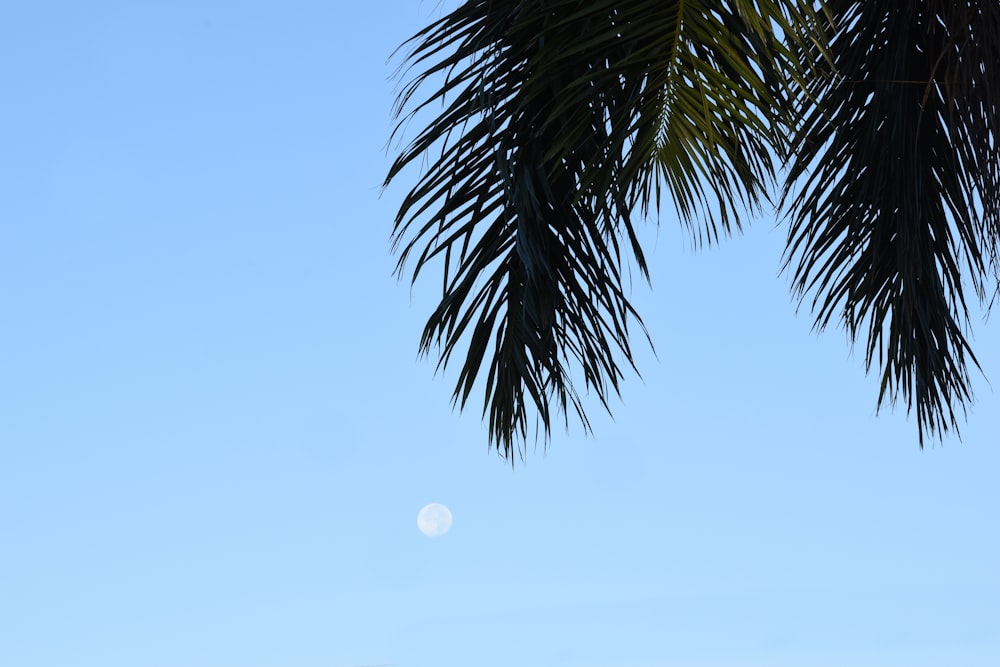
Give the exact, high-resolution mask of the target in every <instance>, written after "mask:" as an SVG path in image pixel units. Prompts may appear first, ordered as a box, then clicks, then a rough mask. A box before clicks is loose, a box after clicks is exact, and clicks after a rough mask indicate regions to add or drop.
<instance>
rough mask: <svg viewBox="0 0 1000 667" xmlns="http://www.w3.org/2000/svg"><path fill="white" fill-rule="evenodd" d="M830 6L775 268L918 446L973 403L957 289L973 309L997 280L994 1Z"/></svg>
mask: <svg viewBox="0 0 1000 667" xmlns="http://www.w3.org/2000/svg"><path fill="white" fill-rule="evenodd" d="M828 5H829V9H830V16H831V17H832V20H833V22H834V26H835V30H834V29H833V27H831V31H832V32H831V34H832V37H831V40H830V43H829V47H828V48H829V51H828V53H829V56H830V58H831V59H832V64H833V68H834V69H832V70H831V71H829V72H828V74H827V75H826V76H824V77H817V78H816V79H814V80H813V81H812V82H811V84H810V86H809V88H808V93H809V98H808V99H806V98H803V99H802V100H800V102H801V103H802V104H803V106H805V107H807V108H808V113H807V114H806V117H805V119H804V120H803V122H802V123H801V124H800V126H799V127H798V128H797V130H796V132H795V133H794V136H793V137H792V145H791V151H792V155H793V158H792V159H791V161H790V169H789V177H790V179H789V183H790V184H789V186H788V189H787V190H786V199H787V201H788V203H789V211H790V215H789V219H790V223H791V226H790V230H789V237H788V251H787V256H786V257H787V266H791V267H793V269H792V271H793V276H794V285H795V287H796V289H797V290H798V291H799V293H800V294H801V295H802V296H803V297H804V295H805V294H806V293H811V294H813V299H812V306H813V309H814V311H815V313H816V324H817V326H818V327H820V328H822V327H825V326H827V324H829V322H830V321H831V320H835V319H839V320H841V321H842V322H843V323H844V325H845V326H846V328H847V331H848V333H849V335H850V336H851V338H852V339H857V338H858V337H864V338H866V362H867V365H868V367H869V368H871V367H872V366H873V365H877V366H878V368H879V370H880V373H881V390H880V393H879V399H878V400H879V405H880V406H881V405H883V404H884V403H886V402H889V403H895V402H896V400H897V399H898V398H900V397H902V398H903V399H904V400H905V402H906V405H907V407H908V409H912V408H913V407H914V406H915V408H916V414H917V421H918V429H919V437H920V443H921V445H923V441H924V436H925V432H926V433H937V434H938V435H939V436H940V435H942V434H943V432H945V431H947V430H948V429H949V428H955V429H956V430H957V427H958V423H957V419H956V411H960V412H964V410H965V406H966V405H967V404H968V402H969V401H970V400H971V390H970V379H969V373H968V364H969V363H971V364H974V365H976V366H978V362H977V361H976V358H975V356H974V355H973V353H972V350H971V348H970V347H969V343H968V340H967V338H966V331H967V326H968V308H967V304H966V297H965V290H964V289H963V276H964V277H965V278H966V279H968V280H969V281H970V284H971V286H972V288H973V290H974V291H975V292H976V294H977V295H978V296H979V297H980V298H983V297H984V296H985V295H986V294H987V292H989V291H991V290H990V289H989V288H988V281H989V276H988V270H989V267H990V265H992V266H993V269H994V275H995V269H996V257H997V241H998V238H1000V234H998V230H1000V188H998V186H1000V173H998V170H1000V97H998V94H1000V4H998V3H997V2H995V0H984V1H955V0H938V1H928V0H899V1H897V2H875V1H868V2H858V1H848V0H834V1H831V2H829V3H828ZM814 100H815V101H818V104H815V105H814V104H812V102H813V101H814Z"/></svg>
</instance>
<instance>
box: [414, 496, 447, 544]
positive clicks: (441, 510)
mask: <svg viewBox="0 0 1000 667" xmlns="http://www.w3.org/2000/svg"><path fill="white" fill-rule="evenodd" d="M417 528H419V529H420V532H421V533H423V534H424V535H426V536H427V537H441V536H442V535H444V534H445V533H447V532H448V529H449V528H451V510H450V509H448V508H447V507H445V506H444V505H442V504H440V503H431V504H430V505H425V506H424V507H423V509H421V510H420V513H419V514H417Z"/></svg>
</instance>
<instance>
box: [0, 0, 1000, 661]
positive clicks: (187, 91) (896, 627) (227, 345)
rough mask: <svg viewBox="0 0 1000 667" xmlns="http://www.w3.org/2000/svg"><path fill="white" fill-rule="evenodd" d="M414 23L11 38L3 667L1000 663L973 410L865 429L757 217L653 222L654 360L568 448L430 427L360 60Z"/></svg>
mask: <svg viewBox="0 0 1000 667" xmlns="http://www.w3.org/2000/svg"><path fill="white" fill-rule="evenodd" d="M438 11H440V10H439V9H437V8H436V5H435V3H431V2H424V3H418V2H404V1H397V0H391V1H388V2H382V3H367V4H362V3H349V4H344V3H340V4H338V3H321V2H294V1H292V2H283V3H277V2H248V3H227V2H214V3H192V2H178V1H175V2H170V3H167V2H143V3H135V2H93V3H55V2H37V3H20V4H16V5H11V6H9V7H7V8H6V9H5V11H4V12H3V15H4V16H3V20H2V21H0V81H2V84H3V90H4V99H5V102H4V104H3V105H2V106H0V121H2V122H0V192H2V196H0V285H2V289H0V309H2V313H3V320H2V322H3V324H2V326H0V454H2V457H3V458H2V461H3V463H2V465H0V536H2V543H0V663H2V664H4V665H11V666H16V667H91V666H93V667H97V666H100V667H161V666H162V667H277V666H279V665H280V666H281V667H356V666H359V665H375V664H382V663H391V664H393V665H396V666H398V667H458V666H459V665H461V666H463V667H464V666H466V665H475V666H476V667H499V666H501V665H503V666H505V667H506V666H509V665H520V666H522V667H672V666H675V665H676V666H691V667H708V666H715V665H737V666H746V667H758V666H760V667H763V666H765V665H767V666H768V667H774V666H781V665H802V664H809V665H817V666H820V667H822V666H824V665H844V664H851V665H856V666H860V667H864V666H867V665H879V666H881V667H884V666H891V665H900V666H902V665H906V666H907V667H919V666H921V665H928V666H929V665H940V664H961V665H964V666H966V667H977V666H986V665H992V664H995V663H994V662H993V661H994V660H995V658H996V656H997V655H1000V570H998V567H997V564H998V563H1000V537H998V533H997V529H996V520H995V515H996V508H997V507H1000V484H998V483H997V475H998V472H1000V449H998V447H997V442H996V441H997V437H996V433H997V432H1000V399H998V396H997V393H996V391H995V390H994V389H992V388H991V387H990V385H989V384H988V383H987V381H986V380H985V379H983V378H982V377H981V376H976V377H975V387H976V390H977V395H978V399H979V401H978V403H977V404H976V406H975V408H974V410H973V412H972V414H971V415H970V420H969V421H968V423H967V424H966V425H965V426H964V428H963V439H962V440H961V441H960V440H958V439H957V438H954V437H950V438H947V439H946V440H945V442H944V446H934V447H932V448H928V449H925V450H924V451H920V450H919V449H918V446H917V437H916V426H915V424H914V422H913V420H912V419H907V417H906V415H905V410H897V411H896V412H894V413H893V412H887V411H884V412H883V414H881V415H880V416H877V417H876V415H875V414H874V406H875V398H876V396H877V390H878V387H877V381H876V379H875V378H873V377H865V375H864V372H863V362H862V359H861V357H860V355H859V354H855V355H852V354H851V351H850V348H849V346H848V345H847V343H846V341H845V339H844V336H843V334H842V333H841V332H839V331H835V330H834V331H829V332H827V333H825V334H823V335H816V334H814V333H811V331H810V328H811V320H810V318H809V317H808V313H807V312H803V313H801V314H799V315H798V316H796V314H795V304H794V303H793V302H792V300H791V299H790V297H789V295H788V291H787V280H786V278H784V277H781V276H779V275H778V268H779V260H780V255H781V248H782V241H783V231H782V229H781V228H780V227H777V228H776V227H775V221H774V220H773V219H769V218H766V217H765V218H762V219H759V220H757V221H756V223H755V225H754V226H753V227H752V228H751V229H750V230H749V231H748V233H747V234H745V235H744V236H743V237H742V238H737V239H733V240H731V241H729V242H726V243H724V244H723V245H722V246H721V247H718V248H714V249H711V250H707V251H702V252H694V251H693V250H692V249H691V248H690V245H689V243H688V241H687V240H685V238H684V237H683V235H682V234H681V233H680V232H679V231H678V229H677V225H676V224H675V219H674V216H673V214H672V212H670V211H669V210H667V211H665V212H664V214H663V216H662V221H661V226H660V227H659V228H656V227H655V226H654V225H652V224H650V225H649V226H648V227H647V228H646V230H645V240H646V243H647V245H648V248H649V249H650V254H651V263H652V272H653V288H652V290H650V289H647V288H646V286H645V285H644V284H643V283H642V282H641V281H638V280H637V281H636V284H635V289H634V295H633V296H634V299H635V302H636V304H637V305H638V307H639V309H640V311H641V312H642V313H643V314H644V316H645V317H646V321H647V324H648V326H649V329H650V331H651V334H652V337H653V340H654V343H655V345H656V352H657V356H656V357H654V356H653V355H652V354H651V353H649V352H648V351H646V350H643V351H641V353H640V357H641V359H640V368H641V370H642V373H643V377H642V378H641V379H640V378H637V377H630V378H629V379H628V380H627V382H626V384H625V386H624V390H623V401H622V402H621V403H620V404H618V405H614V413H615V417H614V419H611V418H608V417H606V416H603V415H602V414H601V413H600V412H599V405H598V404H597V402H596V401H593V402H592V404H593V411H592V413H591V416H592V417H593V424H594V431H595V433H594V435H592V436H589V437H588V436H584V434H583V433H582V432H581V430H580V428H578V427H576V426H571V428H570V429H569V431H568V432H563V431H561V430H557V432H555V433H554V436H553V439H552V442H551V445H550V447H549V449H548V451H547V452H544V451H543V450H542V448H541V447H539V448H538V449H536V450H529V452H528V456H527V462H526V464H523V465H522V464H518V465H516V466H515V467H514V468H513V469H512V468H511V467H510V466H509V465H505V464H504V463H503V462H501V461H500V460H499V459H497V457H496V456H495V455H493V454H491V453H490V452H489V451H488V450H487V445H486V429H485V427H484V426H483V425H482V424H481V422H480V420H479V416H478V414H476V413H475V411H473V412H470V413H467V414H463V415H457V414H456V413H455V412H454V411H453V410H452V408H451V406H450V402H449V398H450V391H451V382H453V381H454V379H455V376H454V374H453V373H445V375H444V376H443V377H438V378H435V377H434V366H433V360H418V358H417V354H416V347H417V341H418V337H419V332H420V329H421V327H422V322H423V318H424V317H425V315H426V314H427V312H428V309H429V308H430V306H431V304H432V303H433V299H434V296H435V290H436V288H437V284H438V283H437V282H436V281H435V280H433V279H430V280H427V281H426V282H421V283H418V284H417V285H416V287H414V288H413V289H410V288H409V285H408V284H407V283H406V282H405V281H404V282H402V283H400V282H398V281H397V280H396V278H394V277H393V276H392V270H393V267H394V259H393V257H392V256H391V254H390V252H389V240H388V237H389V231H390V227H391V220H392V216H393V213H394V209H395V206H396V205H397V204H398V203H399V200H400V198H401V197H402V196H403V193H404V191H405V185H406V182H407V181H406V178H410V179H412V178H413V176H414V175H413V174H410V175H409V176H406V177H404V178H403V180H402V181H401V182H399V183H398V184H396V185H394V186H393V187H392V188H390V189H389V190H388V191H387V192H385V193H384V194H380V184H381V181H382V178H383V176H384V173H385V171H386V169H387V168H388V162H389V160H388V157H387V155H386V141H387V138H388V136H389V133H390V130H391V122H390V117H389V113H390V105H391V102H392V97H393V83H392V82H391V81H390V80H389V77H390V75H391V73H392V71H393V69H394V64H393V63H391V62H387V59H388V57H389V56H390V54H391V53H392V51H393V49H394V48H395V47H396V46H397V45H398V44H399V43H400V42H401V41H402V40H403V39H405V38H406V37H407V36H408V35H409V34H411V33H413V32H415V31H416V30H417V29H419V28H420V27H422V26H423V25H424V24H425V23H426V21H427V20H428V19H429V18H430V17H431V16H434V15H437V12H438ZM410 136H412V135H410ZM410 182H412V180H411V181H410ZM976 317H977V320H976V328H975V349H976V352H977V354H979V355H980V360H981V362H982V364H983V367H984V368H985V369H986V371H987V375H988V377H990V378H994V380H993V381H994V383H995V382H996V379H995V378H996V377H998V373H1000V337H998V335H997V329H996V323H995V322H989V323H986V324H984V323H983V322H981V321H979V319H978V314H977V316H976ZM429 502H441V503H444V504H446V505H448V506H449V507H450V508H451V510H452V512H453V513H454V526H453V528H452V529H451V531H450V532H449V533H448V534H446V535H445V536H443V537H440V538H436V539H430V538H427V537H424V536H423V535H421V534H420V533H419V532H418V531H417V527H416V515H417V512H418V510H419V509H420V507H421V506H423V505H424V504H426V503H429Z"/></svg>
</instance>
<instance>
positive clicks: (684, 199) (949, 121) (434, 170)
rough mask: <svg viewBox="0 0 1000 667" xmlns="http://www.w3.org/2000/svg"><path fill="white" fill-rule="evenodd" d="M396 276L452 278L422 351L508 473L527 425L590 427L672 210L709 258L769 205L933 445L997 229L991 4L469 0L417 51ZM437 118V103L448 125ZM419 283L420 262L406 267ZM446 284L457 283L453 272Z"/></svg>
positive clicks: (966, 387)
mask: <svg viewBox="0 0 1000 667" xmlns="http://www.w3.org/2000/svg"><path fill="white" fill-rule="evenodd" d="M405 48H407V55H406V67H405V68H404V70H403V71H404V72H405V76H406V77H408V78H407V81H406V84H405V85H404V87H403V88H402V89H401V92H400V94H399V98H398V101H397V105H396V108H395V113H396V116H397V118H398V119H399V126H398V130H397V132H401V131H402V128H403V126H404V125H405V124H406V123H407V121H408V120H410V119H412V118H419V119H421V121H422V122H423V119H424V118H425V117H428V116H429V117H430V120H429V121H428V122H426V125H425V126H424V127H423V129H422V130H420V131H419V132H418V133H417V134H416V137H415V138H413V139H412V140H411V141H410V142H409V143H407V144H405V145H404V146H403V148H402V149H401V150H400V152H399V154H398V156H397V157H396V159H395V161H394V163H393V164H392V166H391V168H390V171H389V174H388V176H387V178H386V184H387V185H388V184H389V183H390V182H391V181H392V180H393V179H395V178H396V177H397V176H398V175H399V174H400V173H401V172H402V171H403V170H404V169H406V168H407V167H408V166H410V165H411V164H413V163H415V162H420V163H422V164H423V165H424V166H423V168H422V169H421V172H420V176H419V178H418V180H417V182H416V184H415V185H414V186H413V187H412V189H411V190H410V191H409V192H408V193H407V194H406V195H405V197H404V198H403V200H402V203H401V204H400V207H399V212H398V215H397V217H396V221H395V229H394V235H393V239H394V247H395V248H396V249H397V250H398V253H399V262H398V266H397V270H398V271H399V272H400V273H401V274H403V273H406V272H410V275H411V278H412V280H416V279H417V277H418V275H420V274H421V272H422V271H423V270H424V269H425V268H427V267H430V266H437V267H439V269H438V270H441V271H442V273H443V283H442V295H441V300H440V302H439V304H438V306H437V307H436V308H435V309H434V311H433V312H432V313H431V314H430V316H429V318H428V321H427V324H426V326H425V328H424V332H423V335H422V338H421V341H420V349H421V350H422V351H423V352H430V351H432V350H434V349H438V351H439V354H440V357H439V367H445V366H447V365H449V363H450V362H452V360H453V359H454V360H457V361H458V362H460V363H461V367H460V369H459V371H458V380H457V385H456V387H455V391H454V400H455V401H456V403H457V404H458V405H459V406H461V407H465V406H466V404H467V402H468V400H469V399H470V397H471V395H472V393H473V391H474V389H475V387H476V386H477V384H479V383H481V386H482V387H483V388H484V390H485V392H484V393H485V398H484V402H483V413H484V416H486V417H487V419H488V423H489V434H490V435H489V437H490V441H491V443H492V444H493V445H495V446H496V448H497V449H498V450H499V451H500V452H501V453H502V454H504V455H505V456H513V454H514V452H516V451H517V450H518V448H519V447H520V446H521V445H522V444H523V442H524V440H525V438H526V437H527V434H528V422H529V410H532V409H533V410H534V411H535V413H536V415H537V418H538V419H539V420H540V423H541V425H542V426H543V429H544V433H545V434H546V436H547V435H548V433H549V430H550V428H551V425H552V423H553V421H554V419H555V418H557V417H559V416H562V417H563V418H565V419H568V417H569V414H570V413H574V414H576V415H577V416H578V417H579V419H580V420H581V421H582V422H583V424H584V426H585V427H589V424H588V421H587V416H586V413H585V410H584V403H583V399H582V398H581V394H580V391H579V390H578V389H577V388H576V385H574V382H573V377H577V378H580V377H582V381H583V387H584V388H585V389H586V390H587V391H588V392H592V393H593V394H594V395H596V396H597V398H598V399H599V400H600V401H601V403H602V404H603V405H604V407H605V408H608V407H609V400H610V399H611V398H612V397H613V395H615V394H617V393H618V391H619V386H620V382H621V380H622V378H623V376H624V370H623V365H624V366H625V367H633V368H634V359H633V352H632V343H631V337H632V336H633V335H634V334H635V333H636V332H641V333H643V334H644V333H645V329H644V327H643V325H642V319H641V317H640V316H639V313H637V312H636V310H635V308H634V307H633V306H632V304H631V303H630V301H629V299H628V298H627V295H626V292H625V289H624V283H623V280H624V278H623V276H625V275H626V271H627V270H628V267H630V266H635V267H636V268H637V269H638V270H639V271H640V272H641V273H642V274H643V275H647V276H648V269H647V265H646V261H645V257H644V254H643V250H642V248H641V246H640V244H639V242H638V239H637V235H636V232H635V224H636V220H637V219H638V218H642V217H645V216H647V215H650V214H653V213H655V212H656V211H658V210H659V209H660V207H661V206H662V200H663V195H664V194H665V195H667V197H668V198H669V200H670V202H671V203H672V205H673V207H674V209H675V210H676V211H677V213H678V215H679V218H680V219H681V220H682V222H683V223H684V224H685V225H686V226H687V227H688V229H689V230H690V231H691V234H692V235H693V238H694V239H695V240H696V242H697V243H713V242H716V241H717V240H718V239H719V237H720V236H723V235H728V234H730V233H732V232H733V231H734V230H738V229H739V228H740V227H741V225H743V224H744V222H745V220H746V219H747V218H748V216H752V215H754V214H756V213H759V212H760V211H762V210H768V211H771V210H774V211H777V212H778V214H779V215H780V216H781V217H782V218H783V219H784V220H785V221H786V222H787V225H788V227H787V228H788V236H787V250H786V255H785V268H786V270H787V271H788V273H789V275H790V276H791V277H792V281H793V289H794V291H795V293H796V294H797V295H798V297H799V298H800V299H802V300H803V302H805V303H807V304H808V305H809V306H810V307H811V309H812V312H813V313H814V316H815V323H816V327H817V328H819V329H823V328H825V327H827V326H828V325H829V324H830V323H837V324H840V325H842V326H843V327H845V328H846V330H847V332H848V334H849V336H850V339H851V340H852V341H857V340H862V341H863V343H864V350H865V358H866V364H867V367H868V368H869V370H871V369H872V368H875V369H877V372H878V375H879V377H880V393H879V398H878V404H879V406H882V405H884V404H886V403H889V404H894V403H896V402H898V401H902V402H903V403H905V405H906V406H907V409H908V410H911V409H912V410H915V412H916V420H917V425H918V437H919V442H920V444H921V446H922V445H923V443H924V440H925V436H927V435H928V434H931V435H935V436H937V437H941V435H942V434H943V433H945V432H947V431H949V430H950V429H953V430H957V428H958V415H961V414H963V413H964V411H965V408H966V406H967V405H968V403H969V402H970V401H971V400H972V393H971V386H970V375H969V368H970V367H978V365H979V364H978V361H977V360H976V357H975V355H974V354H973V351H972V349H971V347H970V345H969V342H968V337H967V336H968V330H969V326H970V316H969V308H968V304H967V296H966V292H967V291H968V290H969V289H971V293H972V294H973V295H974V298H976V299H978V300H980V301H982V302H991V301H992V297H993V296H994V295H995V294H996V292H997V285H998V284H1000V283H998V281H997V275H998V270H997V269H998V262H997V242H998V238H1000V187H998V186H1000V142H998V138H1000V97H998V95H1000V4H998V3H996V2H995V0H982V1H975V0H968V1H958V2H956V1H950V0H922V1H918V0H900V1H898V2H882V1H880V0H828V1H827V2H822V3H821V2H807V1H804V0H715V1H712V0H615V1H611V0H572V1H571V0H547V1H546V0H493V1H488V0H467V1H466V2H462V3H461V4H459V5H458V7H457V8H455V9H454V10H453V11H451V12H450V13H448V14H446V15H444V16H443V17H441V18H439V19H437V20H435V21H434V22H432V23H431V24H430V25H429V26H427V27H426V28H425V29H423V30H422V31H420V32H419V33H417V34H416V35H415V36H414V37H413V38H412V39H411V40H410V41H409V42H408V44H407V45H406V47H405ZM435 108H438V109H440V110H439V111H434V109H435ZM411 266H412V269H410V268H408V267H411ZM440 267H443V269H442V268H440Z"/></svg>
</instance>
